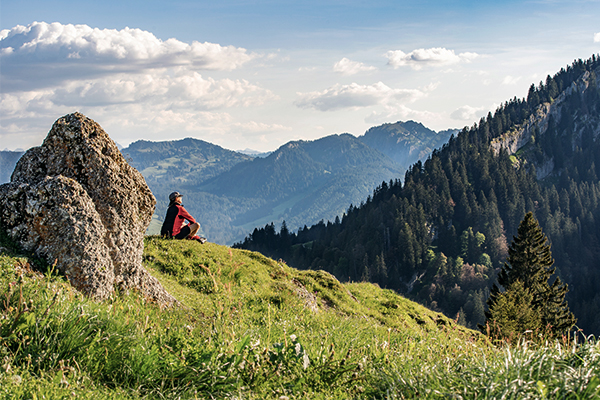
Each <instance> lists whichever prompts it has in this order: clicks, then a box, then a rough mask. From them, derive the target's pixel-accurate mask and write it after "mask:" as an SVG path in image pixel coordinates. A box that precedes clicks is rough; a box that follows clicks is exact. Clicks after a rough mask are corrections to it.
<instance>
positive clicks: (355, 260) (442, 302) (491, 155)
mask: <svg viewBox="0 0 600 400" xmlns="http://www.w3.org/2000/svg"><path fill="white" fill-rule="evenodd" d="M599 73H600V61H599V59H598V58H597V57H596V56H592V58H590V59H588V60H586V61H582V60H577V61H575V62H574V63H573V64H572V65H570V66H568V67H566V68H563V69H561V71H560V72H558V73H557V74H555V75H554V76H548V77H547V78H546V80H545V82H540V83H539V84H538V85H531V88H530V90H529V93H528V95H527V98H524V99H517V98H516V97H515V98H513V99H512V100H510V101H507V102H505V103H504V104H503V105H501V106H500V107H499V108H498V109H497V110H496V111H495V113H494V114H491V113H489V114H488V116H487V117H486V118H482V119H481V120H480V121H479V123H477V124H475V125H474V126H472V127H470V128H464V129H463V130H462V131H461V132H460V133H459V134H457V135H456V136H455V137H454V136H453V137H452V138H451V139H450V141H449V142H448V143H447V144H446V145H444V146H443V147H442V148H441V149H439V150H436V151H434V152H433V154H432V155H431V156H430V157H429V158H428V159H427V160H426V161H425V162H424V163H422V162H417V163H416V164H414V165H413V166H412V167H411V168H410V169H409V170H408V171H407V172H406V174H405V177H404V182H402V181H401V180H400V179H399V178H396V179H395V180H392V181H389V183H388V182H387V181H386V182H383V183H382V184H381V185H380V186H379V187H378V188H377V189H376V190H375V191H374V192H373V194H372V196H369V197H368V198H367V199H366V201H364V202H363V203H362V204H360V206H357V207H355V206H351V207H350V208H349V209H348V210H347V212H346V214H345V215H344V216H343V218H342V219H341V220H339V219H338V220H336V221H335V222H328V223H326V224H325V223H319V224H316V225H313V226H311V227H309V228H308V227H305V228H304V229H301V230H300V231H299V232H297V233H290V232H289V231H288V230H287V229H282V230H280V231H279V232H278V231H276V230H275V228H274V226H273V225H267V226H265V228H262V229H256V230H255V231H254V232H253V233H252V234H251V235H249V236H248V237H247V238H246V239H245V240H244V242H243V243H239V244H238V246H240V247H243V248H247V249H252V250H258V251H261V252H263V253H264V254H266V255H269V256H272V257H281V258H283V259H285V260H286V261H287V262H288V263H290V264H291V265H293V266H294V267H297V268H311V269H325V270H327V271H329V272H331V273H333V274H335V275H336V276H337V277H338V278H339V279H341V280H344V281H360V280H368V281H372V282H376V283H378V284H379V285H381V286H383V287H387V288H392V289H395V290H397V291H399V292H402V293H405V294H406V295H407V296H408V297H410V298H412V299H415V300H418V301H419V302H421V303H423V304H425V305H427V306H429V307H431V308H433V309H436V310H441V311H443V312H444V313H445V314H446V315H448V316H453V317H454V316H458V318H459V319H460V321H461V322H463V323H464V324H466V325H468V326H471V327H474V326H475V325H476V324H477V323H483V322H484V321H485V317H484V304H485V300H486V298H487V296H488V293H489V287H490V286H491V285H492V283H493V282H494V280H495V277H496V274H497V272H498V271H499V268H500V267H501V266H502V263H503V262H504V261H505V259H506V255H507V246H508V243H509V242H510V241H511V240H512V237H513V235H515V233H516V228H517V226H518V224H519V222H520V221H521V220H522V219H523V217H524V216H525V214H526V212H528V211H532V212H533V213H534V215H535V217H536V218H537V219H538V220H539V222H540V225H541V226H542V228H543V230H544V232H545V233H546V235H547V236H548V237H549V239H550V241H551V245H552V251H553V256H554V258H555V260H556V263H555V266H556V267H557V274H558V275H559V276H560V277H561V279H562V280H563V281H565V282H567V283H568V284H569V289H570V291H569V293H568V295H567V299H568V301H569V305H570V307H571V310H572V311H573V312H574V314H575V316H576V317H577V318H578V323H577V325H578V326H579V327H580V328H582V329H583V330H584V332H585V333H588V334H590V333H595V334H599V333H600V293H598V288H599V287H600V226H599V225H598V224H596V221H600V182H599V180H598V176H599V175H598V174H599V173H600V171H599V170H598V168H597V167H596V166H597V165H600V139H599V138H598V137H599V136H600V95H599V82H598V80H597V75H598V74H599Z"/></svg>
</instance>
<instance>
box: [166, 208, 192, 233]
mask: <svg viewBox="0 0 600 400" xmlns="http://www.w3.org/2000/svg"><path fill="white" fill-rule="evenodd" d="M184 221H188V223H190V224H194V223H196V220H195V219H194V217H192V216H191V215H190V213H189V212H187V210H186V209H185V208H183V205H181V204H177V203H175V204H173V205H171V206H170V207H169V208H168V209H167V216H166V217H165V222H163V225H162V229H161V230H160V234H161V235H162V236H175V235H177V234H178V233H179V232H180V231H181V228H182V227H183V225H184V223H183V222H184Z"/></svg>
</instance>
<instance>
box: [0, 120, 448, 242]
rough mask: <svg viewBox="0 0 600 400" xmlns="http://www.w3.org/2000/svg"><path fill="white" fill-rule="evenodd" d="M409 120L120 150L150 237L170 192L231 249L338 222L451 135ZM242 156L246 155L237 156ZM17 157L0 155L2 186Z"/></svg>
mask: <svg viewBox="0 0 600 400" xmlns="http://www.w3.org/2000/svg"><path fill="white" fill-rule="evenodd" d="M456 132H457V131H443V132H439V133H436V132H435V131H433V130H430V129H428V128H426V127H424V126H423V125H421V124H420V123H417V122H414V121H407V122H396V123H393V124H385V125H382V126H378V127H374V128H371V129H369V130H368V131H367V132H366V133H365V135H363V136H361V137H359V138H357V137H355V136H352V135H350V134H342V135H331V136H327V137H324V138H321V139H318V140H314V141H302V140H301V141H293V142H289V143H286V144H285V145H283V146H281V147H280V148H279V149H277V150H276V151H274V152H272V153H258V152H252V151H250V150H244V151H243V152H236V151H231V150H227V149H224V148H222V147H220V146H217V145H214V144H211V143H208V142H205V141H202V140H197V139H191V138H188V139H183V140H176V141H163V142H150V141H145V140H140V141H137V142H134V143H132V144H131V145H130V146H129V147H127V148H124V149H122V152H123V154H124V155H125V157H126V158H127V160H128V161H129V162H130V163H131V164H132V165H133V166H134V167H135V168H137V169H138V170H139V171H140V172H141V173H142V174H143V175H144V177H145V179H146V182H147V183H148V186H150V189H151V190H152V192H153V193H154V195H155V196H156V198H157V202H158V203H157V208H156V214H155V217H154V220H153V223H152V224H151V226H150V228H149V233H158V232H159V230H160V225H161V223H162V222H161V221H162V218H163V214H164V212H165V210H166V207H167V203H168V195H169V193H170V192H172V191H174V190H178V191H180V192H181V193H183V194H184V204H185V206H186V208H187V209H188V210H189V211H190V212H191V213H192V215H194V216H195V217H196V218H197V219H198V220H199V221H200V223H201V225H202V233H203V234H204V235H205V236H206V237H207V238H208V239H209V240H210V241H213V242H216V243H221V244H230V243H233V242H235V241H239V240H241V239H243V238H244V237H245V235H247V234H248V233H249V232H251V231H252V230H253V229H254V228H256V227H260V226H264V225H265V224H267V223H271V222H273V223H275V224H276V225H277V226H279V225H281V223H282V222H283V221H284V220H285V221H286V224H287V226H288V227H289V229H291V230H295V229H297V228H299V227H302V226H304V225H312V224H315V223H317V222H319V221H321V220H334V219H335V218H336V216H339V217H341V216H342V215H343V213H344V212H345V211H346V210H347V209H348V207H349V206H350V205H351V204H353V205H359V204H361V203H362V202H364V201H365V200H366V199H367V197H368V196H369V195H370V194H371V193H372V192H373V189H374V188H375V187H376V186H378V185H380V184H381V183H382V182H383V181H386V182H387V181H390V180H400V179H402V178H403V174H404V172H405V170H406V168H407V167H408V166H409V165H411V164H412V163H414V162H416V161H417V160H419V159H425V158H426V157H427V156H428V155H429V154H430V152H431V151H432V150H433V149H434V148H435V147H439V146H441V145H442V144H443V143H445V142H446V141H447V140H448V138H449V137H450V135H451V134H452V133H456ZM244 153H245V154H244ZM21 154H22V153H20V152H6V151H2V152H0V167H1V169H0V172H1V173H2V175H0V178H2V179H1V182H7V181H9V180H10V175H11V173H12V170H13V169H14V164H15V163H16V161H17V160H18V158H19V157H20V156H21Z"/></svg>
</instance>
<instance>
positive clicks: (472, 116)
mask: <svg viewBox="0 0 600 400" xmlns="http://www.w3.org/2000/svg"><path fill="white" fill-rule="evenodd" d="M485 114H486V109H485V107H471V106H462V107H459V108H457V109H456V110H454V111H453V112H452V113H451V114H450V117H451V118H452V119H455V120H458V121H475V120H477V119H479V118H481V117H483V116H484V115H485Z"/></svg>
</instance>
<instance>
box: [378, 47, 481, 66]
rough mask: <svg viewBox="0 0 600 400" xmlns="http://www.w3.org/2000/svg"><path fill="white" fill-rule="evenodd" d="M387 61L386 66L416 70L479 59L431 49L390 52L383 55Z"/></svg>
mask: <svg viewBox="0 0 600 400" xmlns="http://www.w3.org/2000/svg"><path fill="white" fill-rule="evenodd" d="M385 57H387V59H388V65H391V66H392V67H394V68H395V69H396V68H400V67H404V66H410V67H411V68H412V69H415V70H418V69H421V68H422V67H423V66H426V65H448V64H457V63H460V62H471V61H472V60H474V59H475V58H477V57H479V55H478V54H477V53H460V54H458V55H457V54H455V53H454V50H448V49H445V48H443V47H433V48H430V49H416V50H413V51H411V52H410V53H404V52H403V51H402V50H390V51H388V52H387V53H386V54H385Z"/></svg>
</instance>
